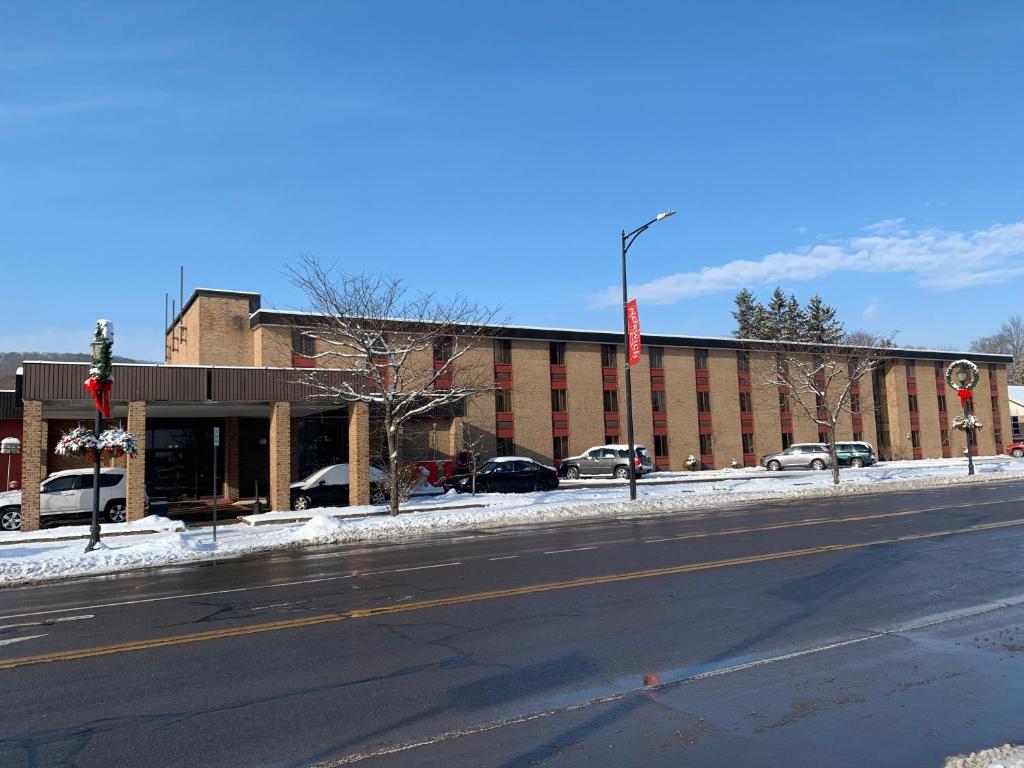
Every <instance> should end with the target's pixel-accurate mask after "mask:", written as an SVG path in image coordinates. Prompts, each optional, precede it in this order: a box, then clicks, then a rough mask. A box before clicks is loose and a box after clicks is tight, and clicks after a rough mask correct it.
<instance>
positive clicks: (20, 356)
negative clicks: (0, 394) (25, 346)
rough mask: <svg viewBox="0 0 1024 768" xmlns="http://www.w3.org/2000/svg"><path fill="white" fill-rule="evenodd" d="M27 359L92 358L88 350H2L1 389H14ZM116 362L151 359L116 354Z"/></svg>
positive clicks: (137, 361) (0, 366)
mask: <svg viewBox="0 0 1024 768" xmlns="http://www.w3.org/2000/svg"><path fill="white" fill-rule="evenodd" d="M25 360H59V361H63V362H75V363H87V362H89V361H91V360H92V357H91V356H90V355H89V353H88V352H0V389H14V374H15V373H16V372H17V370H18V366H20V365H21V364H22V362H23V361H25ZM114 362H115V363H147V362H150V361H149V360H134V359H132V358H130V357H118V356H117V355H114Z"/></svg>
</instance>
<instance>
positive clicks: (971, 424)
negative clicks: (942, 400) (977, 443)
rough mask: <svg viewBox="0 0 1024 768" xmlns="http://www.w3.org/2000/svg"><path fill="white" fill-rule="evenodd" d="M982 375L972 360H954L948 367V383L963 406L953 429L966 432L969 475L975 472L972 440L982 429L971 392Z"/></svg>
mask: <svg viewBox="0 0 1024 768" xmlns="http://www.w3.org/2000/svg"><path fill="white" fill-rule="evenodd" d="M980 375H981V374H980V373H979V371H978V366H976V365H975V364H974V363H972V362H971V361H970V360H954V361H953V362H952V363H950V364H949V367H948V368H946V383H947V384H949V386H950V387H952V388H953V389H955V390H956V394H957V396H958V397H959V398H960V406H961V408H963V416H957V417H956V418H955V419H953V429H959V430H961V431H962V432H963V433H964V442H965V443H966V445H967V448H966V450H965V452H966V453H967V474H968V475H973V474H974V451H973V449H972V448H971V442H972V439H973V438H974V434H975V432H976V431H977V430H979V429H981V421H979V420H978V417H977V416H975V415H974V403H973V401H972V399H971V392H972V391H973V390H974V388H975V387H976V386H977V385H978V379H979V378H980Z"/></svg>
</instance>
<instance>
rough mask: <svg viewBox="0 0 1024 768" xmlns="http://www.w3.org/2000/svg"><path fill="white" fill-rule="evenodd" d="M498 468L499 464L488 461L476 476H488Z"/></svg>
mask: <svg viewBox="0 0 1024 768" xmlns="http://www.w3.org/2000/svg"><path fill="white" fill-rule="evenodd" d="M499 466H500V462H497V461H488V462H487V463H486V464H484V465H483V466H482V467H480V471H479V473H478V474H481V475H486V474H488V473H490V472H497V471H498V467H499Z"/></svg>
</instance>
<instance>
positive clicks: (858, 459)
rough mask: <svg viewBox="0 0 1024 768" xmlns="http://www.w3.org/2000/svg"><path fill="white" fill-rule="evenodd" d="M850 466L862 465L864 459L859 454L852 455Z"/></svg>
mask: <svg viewBox="0 0 1024 768" xmlns="http://www.w3.org/2000/svg"><path fill="white" fill-rule="evenodd" d="M850 466H851V467H863V466H864V459H862V458H861V457H860V456H854V457H853V458H852V459H850Z"/></svg>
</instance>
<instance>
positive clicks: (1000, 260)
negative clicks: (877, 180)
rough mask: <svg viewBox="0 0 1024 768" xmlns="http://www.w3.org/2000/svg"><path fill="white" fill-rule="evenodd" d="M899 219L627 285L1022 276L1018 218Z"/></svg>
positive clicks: (663, 297) (599, 296)
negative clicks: (984, 223)
mask: <svg viewBox="0 0 1024 768" xmlns="http://www.w3.org/2000/svg"><path fill="white" fill-rule="evenodd" d="M902 223H903V222H902V220H901V219H892V220H889V221H888V222H879V225H881V224H885V225H886V227H889V228H893V229H895V230H896V231H895V232H892V233H884V232H879V231H878V230H877V229H871V230H869V231H871V232H872V234H870V235H867V236H858V237H850V238H847V239H845V240H839V241H836V242H829V243H819V244H816V245H812V246H809V247H807V248H802V249H799V250H796V251H786V252H779V253H770V254H768V255H767V256H763V257H761V258H760V259H757V260H746V259H741V260H737V261H730V262H728V263H726V264H722V265H720V266H714V267H704V268H703V269H701V270H699V271H695V272H679V273H676V274H674V275H666V276H665V277H660V278H658V279H656V280H651V281H650V282H647V283H641V284H640V285H635V286H632V287H631V295H632V296H633V298H637V299H642V300H644V301H648V302H653V303H656V304H672V303H674V302H677V301H679V300H681V299H685V298H690V297H693V296H705V295H708V294H712V293H721V292H724V291H736V290H739V289H740V288H749V287H754V286H761V285H772V284H779V283H791V282H798V281H807V280H815V279H817V278H820V277H824V276H825V275H830V274H834V273H837V272H865V273H876V274H877V273H890V274H907V275H911V276H913V277H914V278H916V279H917V281H918V282H919V283H920V284H921V285H923V286H925V287H928V288H933V289H937V290H956V289H959V288H967V287H969V286H975V285H986V284H990V283H998V282H1001V281H1004V280H1007V279H1009V278H1012V277H1016V276H1019V275H1022V274H1024V261H1022V259H1024V221H1018V222H1014V223H1011V224H998V225H995V226H992V227H989V228H988V229H981V230H976V231H973V232H958V231H955V230H943V229H921V230H912V229H901V228H899V227H900V226H901V225H902ZM872 226H877V225H872ZM884 229H885V228H883V230H884ZM617 290H620V289H615V288H608V289H607V290H604V291H601V292H600V293H596V294H593V295H592V296H590V297H589V303H590V305H591V306H592V307H606V306H612V305H614V304H616V303H618V302H620V301H622V295H621V293H618V294H617V293H616V291H617Z"/></svg>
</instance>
